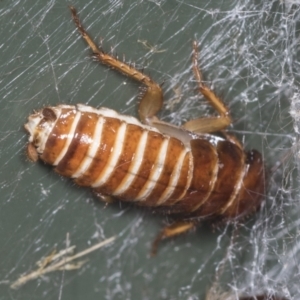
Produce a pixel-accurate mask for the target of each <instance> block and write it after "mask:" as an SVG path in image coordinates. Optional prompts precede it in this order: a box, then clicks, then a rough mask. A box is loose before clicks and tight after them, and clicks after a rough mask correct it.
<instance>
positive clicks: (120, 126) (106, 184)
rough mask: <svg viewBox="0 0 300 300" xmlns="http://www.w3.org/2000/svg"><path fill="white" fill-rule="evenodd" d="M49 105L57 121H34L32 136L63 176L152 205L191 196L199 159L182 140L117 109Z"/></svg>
mask: <svg viewBox="0 0 300 300" xmlns="http://www.w3.org/2000/svg"><path fill="white" fill-rule="evenodd" d="M48 109H52V110H53V111H54V112H55V115H56V120H55V121H53V120H51V122H50V121H49V122H42V124H40V123H39V121H32V120H31V121H29V123H30V122H31V123H35V125H34V126H36V127H35V130H34V131H35V132H34V134H32V136H33V138H32V140H35V144H36V143H37V142H38V143H39V145H40V146H39V147H38V152H39V154H40V157H41V159H42V160H44V161H45V162H46V163H49V164H51V165H54V166H55V170H56V171H57V172H58V173H60V174H61V175H63V176H67V177H72V178H74V180H75V182H76V183H77V184H79V185H83V186H90V187H92V188H93V189H95V190H96V191H97V192H99V193H101V194H104V195H113V196H117V197H118V198H120V199H123V200H128V201H136V202H138V203H139V204H143V205H148V206H149V205H151V206H156V205H164V204H165V203H166V202H168V203H169V204H171V203H173V202H175V201H179V200H180V199H182V198H183V197H184V195H185V194H186V192H187V190H188V188H189V186H190V183H191V179H192V170H193V163H192V156H191V153H190V150H189V149H188V148H187V147H185V146H184V145H183V143H181V142H180V141H179V140H177V139H175V138H172V137H167V136H165V135H163V134H161V133H160V132H159V131H158V130H157V129H156V128H153V127H150V126H147V125H144V124H142V123H140V122H139V121H138V120H137V119H135V118H133V117H130V116H124V115H120V114H118V113H117V112H115V111H114V110H111V109H106V108H100V109H95V108H92V107H90V106H86V105H81V104H78V105H77V106H68V105H60V106H56V107H49V108H48ZM39 120H40V117H39ZM29 123H28V124H29ZM28 124H27V125H26V126H27V127H26V129H27V130H28V131H29V132H32V131H33V129H31V128H29V127H30V126H29V125H28Z"/></svg>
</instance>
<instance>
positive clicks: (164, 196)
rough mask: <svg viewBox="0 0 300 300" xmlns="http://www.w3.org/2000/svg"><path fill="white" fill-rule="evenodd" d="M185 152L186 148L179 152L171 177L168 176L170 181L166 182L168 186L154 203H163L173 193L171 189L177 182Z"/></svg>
mask: <svg viewBox="0 0 300 300" xmlns="http://www.w3.org/2000/svg"><path fill="white" fill-rule="evenodd" d="M186 153H187V149H185V150H183V151H181V154H180V156H179V158H178V160H177V163H176V166H175V168H174V169H173V172H172V174H171V178H170V182H169V184H168V187H167V188H166V189H165V190H164V192H163V193H162V195H161V196H160V198H159V200H158V201H157V203H156V205H162V204H164V203H165V202H166V201H167V200H168V199H169V197H170V196H171V194H172V193H173V191H174V189H175V187H176V185H177V183H178V179H179V177H180V174H181V168H182V165H183V162H184V158H185V156H186Z"/></svg>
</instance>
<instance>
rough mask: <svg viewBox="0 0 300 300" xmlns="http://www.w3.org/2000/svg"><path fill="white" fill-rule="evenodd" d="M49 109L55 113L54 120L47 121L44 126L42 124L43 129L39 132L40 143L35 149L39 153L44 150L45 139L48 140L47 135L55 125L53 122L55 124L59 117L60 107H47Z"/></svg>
mask: <svg viewBox="0 0 300 300" xmlns="http://www.w3.org/2000/svg"><path fill="white" fill-rule="evenodd" d="M49 108H50V109H52V110H53V111H54V113H55V115H56V120H55V121H54V122H53V121H52V122H51V123H50V122H49V121H48V122H47V125H46V126H45V125H44V126H43V131H42V132H41V135H40V137H41V142H40V145H39V147H38V149H37V151H38V152H39V153H43V152H44V150H45V146H46V143H47V141H48V137H49V135H50V133H51V132H52V130H53V128H54V126H55V124H56V122H57V120H58V119H59V117H60V115H61V108H55V109H54V108H52V107H49ZM49 123H50V124H49Z"/></svg>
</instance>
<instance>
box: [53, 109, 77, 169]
mask: <svg viewBox="0 0 300 300" xmlns="http://www.w3.org/2000/svg"><path fill="white" fill-rule="evenodd" d="M80 117H81V112H79V111H77V112H76V115H75V118H74V120H73V123H72V126H71V128H70V131H69V133H68V136H67V140H66V143H65V146H64V148H63V149H62V151H61V152H60V154H59V155H58V157H57V158H56V160H55V162H54V164H53V165H54V166H57V165H58V164H59V162H60V161H61V160H62V159H63V158H64V156H65V154H66V153H67V151H68V149H69V146H70V144H71V142H72V140H73V138H74V134H75V131H76V127H77V124H78V122H79V120H80Z"/></svg>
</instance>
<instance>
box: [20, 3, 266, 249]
mask: <svg viewBox="0 0 300 300" xmlns="http://www.w3.org/2000/svg"><path fill="white" fill-rule="evenodd" d="M70 9H71V12H72V16H73V20H74V21H75V24H76V26H77V28H78V30H79V32H80V34H81V35H82V37H83V39H84V40H85V41H86V43H87V44H88V45H89V47H90V48H91V50H92V52H93V55H94V57H95V59H97V60H98V61H99V62H101V63H103V64H105V65H107V66H109V67H111V68H113V69H115V70H117V71H119V72H121V73H123V74H125V75H127V76H129V77H130V78H132V79H134V80H136V81H138V82H139V83H141V84H143V85H144V86H145V89H144V92H143V94H142V97H141V102H140V104H139V117H140V119H141V121H142V123H141V122H140V121H138V120H137V119H135V118H133V117H130V116H124V115H120V114H118V113H117V112H115V111H113V110H110V109H107V108H100V109H95V108H92V107H90V106H86V105H81V104H78V105H76V106H70V105H58V106H54V107H46V108H43V109H41V110H39V111H38V112H36V113H34V114H32V115H31V116H30V117H29V119H28V123H27V124H26V125H25V128H26V130H27V131H28V132H29V134H30V137H29V144H28V148H27V149H28V151H27V153H28V156H29V158H31V159H32V160H34V161H35V160H37V159H38V158H40V159H41V160H43V161H44V162H45V163H48V164H51V165H53V166H54V167H55V171H56V172H58V173H59V174H61V175H63V176H67V177H71V178H73V179H74V181H75V182H76V183H77V184H79V185H81V186H87V187H91V188H93V189H94V190H95V191H96V192H97V193H98V194H101V195H103V196H104V197H103V198H104V199H105V200H106V201H109V199H110V198H109V197H110V196H113V197H115V198H117V199H119V200H121V201H131V202H134V203H136V204H138V205H143V206H147V207H151V209H155V208H156V209H158V210H161V211H164V212H166V213H168V214H172V215H174V217H175V218H176V220H177V221H175V223H173V224H172V225H170V226H167V227H166V228H164V229H163V230H162V232H161V233H160V234H159V236H158V238H157V239H156V241H155V243H154V248H155V247H156V244H157V242H158V241H159V240H161V239H163V238H166V237H169V236H173V235H176V234H179V233H182V232H185V231H187V230H189V229H191V228H193V227H194V226H196V224H197V223H198V222H199V219H200V218H202V217H218V218H222V219H233V218H237V217H241V216H245V215H247V214H249V213H251V212H253V211H255V210H257V208H258V207H259V206H260V203H261V199H262V196H263V194H264V186H265V180H264V164H263V160H262V157H261V154H260V153H259V152H257V151H256V150H252V151H249V152H245V151H244V150H243V147H242V146H241V144H240V143H239V142H238V141H237V139H236V138H234V137H233V136H230V135H228V134H226V133H225V132H224V131H223V130H224V129H225V128H226V127H227V126H228V125H230V124H231V122H232V120H231V117H230V114H229V110H228V108H227V107H226V106H225V104H224V103H223V102H222V100H221V99H220V98H219V97H217V95H216V94H215V93H214V92H213V91H212V90H211V89H209V88H208V87H207V86H206V85H204V83H203V82H202V76H201V72H200V70H199V67H198V52H197V44H196V42H194V43H193V56H192V61H193V72H194V74H195V78H196V81H197V83H198V88H199V91H200V93H201V94H202V95H203V96H204V97H205V98H206V99H207V100H208V101H209V103H210V104H211V105H212V106H213V107H214V108H215V109H216V111H217V112H218V113H219V116H217V117H206V118H200V119H196V120H191V121H189V122H187V123H185V124H184V125H183V126H181V127H178V126H173V125H171V124H169V123H165V122H162V121H160V120H159V119H158V118H157V117H156V114H157V112H158V111H159V110H160V109H161V107H162V104H163V94H162V90H161V87H160V86H159V85H158V84H157V83H156V82H154V81H153V80H152V79H151V78H150V77H148V76H146V75H145V74H143V73H142V72H140V71H138V70H136V69H135V68H133V67H131V66H129V65H127V64H126V63H124V62H122V61H119V60H118V59H117V58H115V57H113V56H111V55H109V54H106V53H104V52H103V51H102V49H99V48H98V47H97V46H96V44H95V43H94V42H93V40H92V39H91V38H90V36H89V35H88V34H87V32H86V31H85V29H84V28H83V26H82V24H81V23H80V21H79V19H78V16H77V13H76V10H75V8H74V7H70ZM213 132H222V133H223V136H224V138H221V137H218V136H215V135H212V134H210V133H213ZM108 196H109V197H108ZM154 250H155V249H154Z"/></svg>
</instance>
